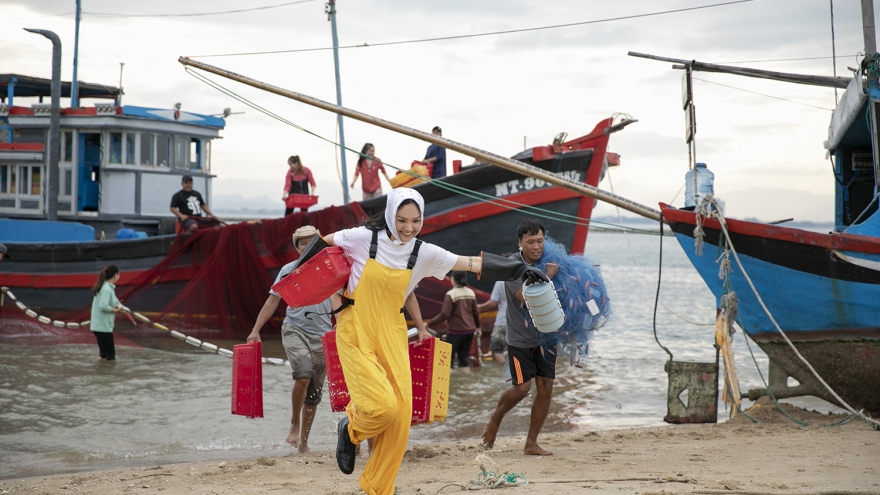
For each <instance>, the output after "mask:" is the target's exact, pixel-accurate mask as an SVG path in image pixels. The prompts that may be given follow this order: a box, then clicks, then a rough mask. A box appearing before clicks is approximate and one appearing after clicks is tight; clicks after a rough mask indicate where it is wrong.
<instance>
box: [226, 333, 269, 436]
mask: <svg viewBox="0 0 880 495" xmlns="http://www.w3.org/2000/svg"><path fill="white" fill-rule="evenodd" d="M232 414H238V415H241V416H247V417H249V418H262V417H263V344H262V343H261V342H251V343H249V344H238V345H236V346H234V347H233V348H232Z"/></svg>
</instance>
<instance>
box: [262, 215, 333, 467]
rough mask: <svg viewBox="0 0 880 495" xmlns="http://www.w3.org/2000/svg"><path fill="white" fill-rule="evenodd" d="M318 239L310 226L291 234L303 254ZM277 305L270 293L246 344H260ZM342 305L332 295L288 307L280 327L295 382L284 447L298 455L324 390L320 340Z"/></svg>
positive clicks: (305, 449)
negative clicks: (313, 303)
mask: <svg viewBox="0 0 880 495" xmlns="http://www.w3.org/2000/svg"><path fill="white" fill-rule="evenodd" d="M317 235H320V232H318V230H317V229H316V228H315V227H312V226H311V225H306V226H303V227H300V228H298V229H297V230H296V232H294V233H293V245H294V247H295V248H296V251H297V252H298V253H300V254H302V252H303V250H304V249H305V248H306V246H308V245H309V242H311V240H312V238H314V237H315V236H317ZM298 262H299V260H297V261H294V262H291V263H288V264H286V265H284V267H282V268H281V271H280V272H279V273H278V278H277V279H276V280H275V283H276V284H277V283H278V282H279V281H280V280H281V279H282V278H284V277H286V276H287V275H289V274H290V273H291V272H292V271H293V270H295V269H296V267H297V264H298ZM273 285H274V284H273ZM280 301H281V296H280V295H279V294H278V293H277V292H275V291H273V290H270V291H269V297H268V298H267V299H266V303H265V304H263V309H262V310H260V314H259V316H257V321H256V323H254V328H253V330H251V333H250V335H248V337H247V341H248V342H254V341H260V330H261V329H262V328H263V325H264V324H265V323H266V322H267V321H269V318H271V317H272V315H273V314H275V310H276V309H277V308H278V303H279V302H280ZM341 303H342V299H341V297H340V296H339V295H338V294H334V295H332V296H330V297H329V298H328V299H326V300H325V301H323V302H321V303H318V304H315V305H312V306H305V307H301V308H291V307H288V308H287V315H286V317H285V318H284V323H283V324H282V325H281V342H282V344H283V345H284V349H285V351H286V352H287V360H288V361H289V362H290V367H291V368H292V369H293V380H294V385H293V392H292V393H291V403H292V406H293V414H292V416H291V419H290V433H289V435H288V436H287V443H289V444H291V445H293V446H294V447H296V448H297V449H298V450H299V452H309V445H308V441H309V432H310V431H311V428H312V421H313V420H314V419H315V410H316V408H317V406H318V404H319V403H320V402H321V395H322V392H323V388H324V378H325V377H326V367H325V365H324V348H323V346H322V344H321V337H322V336H323V335H324V334H325V333H327V331H329V330H330V329H331V328H332V324H331V323H330V313H331V311H332V310H333V309H334V308H337V307H339V305H340V304H341ZM300 413H302V414H300ZM300 416H301V417H300Z"/></svg>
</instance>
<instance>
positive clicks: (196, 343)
mask: <svg viewBox="0 0 880 495" xmlns="http://www.w3.org/2000/svg"><path fill="white" fill-rule="evenodd" d="M0 292H2V293H3V295H6V296H9V299H11V300H12V301H13V302H15V305H16V306H17V307H18V309H20V310H22V311H23V312H24V314H26V315H28V316H30V317H31V318H34V319H36V320H37V321H39V322H40V323H42V324H44V325H52V326H54V327H58V328H69V329H72V330H76V329H78V328H85V327H88V326H90V325H91V321H90V320H86V321H83V322H80V323H76V322H66V321H61V320H53V319H52V318H49V317H48V316H43V315H40V314H37V312H36V311H34V310H32V309H30V308H28V307H27V306H26V305H25V304H24V303H23V302H21V301H19V300H18V298H16V297H15V294H13V293H12V291H11V290H9V288H8V287H2V288H0ZM2 305H3V302H2V300H0V306H2ZM120 307H121V310H122V312H124V313H128V314H130V315H131V316H133V317H134V318H135V319H136V320H138V321H140V322H143V323H146V324H148V325H151V326H153V328H156V329H159V330H162V331H163V332H168V333H169V334H170V335H171V336H172V337H174V338H175V339H177V340H182V341H183V342H186V343H187V344H189V345H191V346H193V347H197V348H199V349H202V350H204V351H208V352H210V353H212V354H219V355H221V356H226V357H228V358H230V359H231V358H232V351H230V350H229V349H224V348H222V347H218V346H216V345H214V344H211V343H210V342H203V341H201V340H199V339H197V338H195V337H191V336H188V335H184V334H182V333H180V332H178V331H176V330H169V329H168V327H166V326H165V325H162V324H159V323H156V322H154V321H150V319H149V318H147V317H146V316H144V315H142V314H140V313H138V312H136V311H132V310H131V309H129V308H127V307H125V306H122V305H120ZM263 364H272V365H275V366H288V365H289V364H290V363H289V362H288V361H285V360H284V359H278V358H266V357H264V358H263Z"/></svg>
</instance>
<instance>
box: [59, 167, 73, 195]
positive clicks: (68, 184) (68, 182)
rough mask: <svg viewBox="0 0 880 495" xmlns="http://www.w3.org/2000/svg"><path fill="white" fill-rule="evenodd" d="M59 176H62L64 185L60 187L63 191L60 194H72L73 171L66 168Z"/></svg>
mask: <svg viewBox="0 0 880 495" xmlns="http://www.w3.org/2000/svg"><path fill="white" fill-rule="evenodd" d="M61 176H62V177H63V178H64V186H63V187H62V188H61V190H62V191H64V192H63V193H62V194H63V195H64V196H71V195H72V194H73V180H72V179H73V171H72V170H70V169H66V170H65V171H64V174H62V175H61Z"/></svg>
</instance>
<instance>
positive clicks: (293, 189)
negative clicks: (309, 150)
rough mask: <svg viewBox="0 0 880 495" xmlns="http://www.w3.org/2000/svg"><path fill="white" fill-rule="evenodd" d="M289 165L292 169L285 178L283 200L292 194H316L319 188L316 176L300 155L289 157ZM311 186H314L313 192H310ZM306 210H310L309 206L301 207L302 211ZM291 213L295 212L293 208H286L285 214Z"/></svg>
mask: <svg viewBox="0 0 880 495" xmlns="http://www.w3.org/2000/svg"><path fill="white" fill-rule="evenodd" d="M287 165H289V166H290V170H288V171H287V176H286V177H285V178H284V194H283V195H282V196H281V201H286V200H287V197H288V196H290V195H291V194H315V189H316V188H317V184H315V178H314V177H312V171H311V170H309V169H308V168H307V167H305V166H303V164H302V161H300V159H299V155H293V156H291V157H290V158H288V159H287ZM309 186H312V192H311V193H309ZM305 210H308V207H306V208H300V211H305ZM291 213H293V208H285V210H284V216H287V215H290V214H291Z"/></svg>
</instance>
